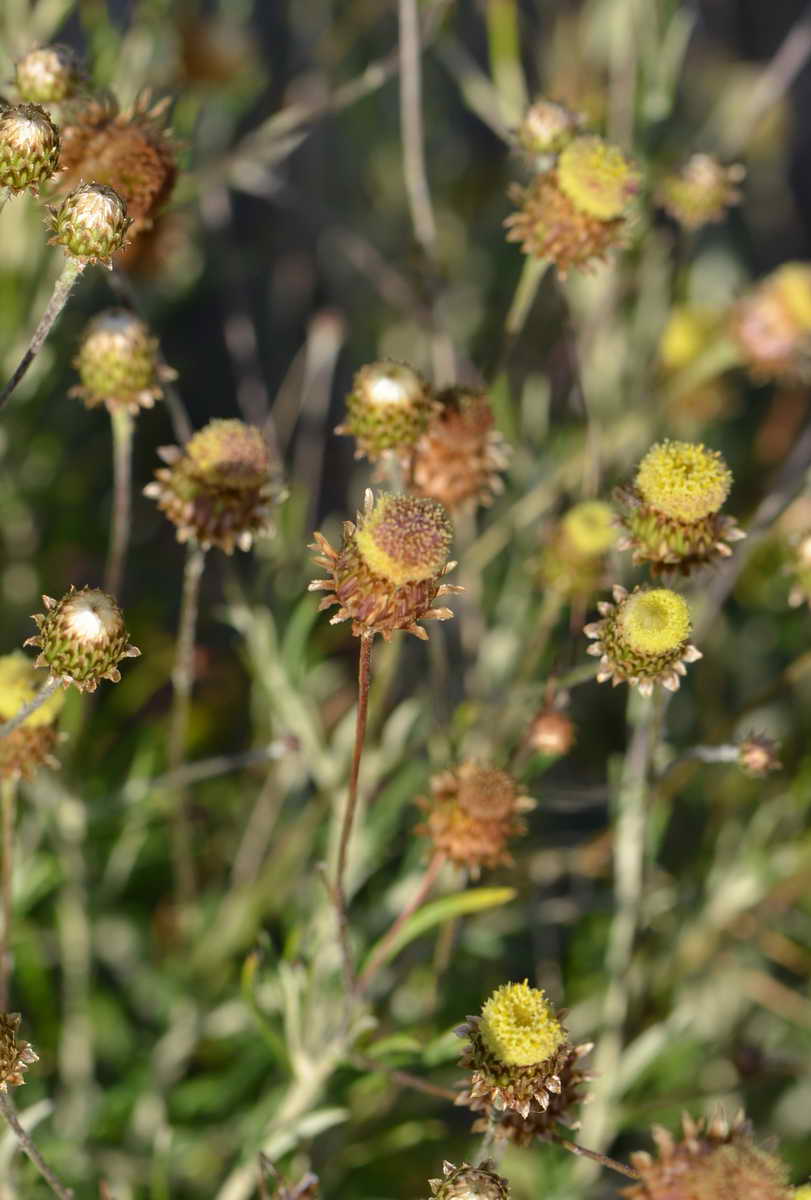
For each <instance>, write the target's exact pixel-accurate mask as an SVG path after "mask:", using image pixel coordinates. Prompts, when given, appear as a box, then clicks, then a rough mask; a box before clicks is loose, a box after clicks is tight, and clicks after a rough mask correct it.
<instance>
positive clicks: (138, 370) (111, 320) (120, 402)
mask: <svg viewBox="0 0 811 1200" xmlns="http://www.w3.org/2000/svg"><path fill="white" fill-rule="evenodd" d="M74 366H75V367H76V369H77V370H78V372H79V378H80V379H81V385H79V386H77V387H75V388H73V389H72V394H74V395H78V396H81V397H82V399H83V400H84V402H85V404H86V405H87V407H88V408H92V407H93V406H94V405H96V404H102V403H103V404H106V405H107V406H108V407H109V408H127V409H129V410H130V411H131V412H137V410H138V409H139V408H151V407H152V405H153V404H154V403H155V401H156V400H158V399H160V397H161V396H162V395H163V392H162V390H161V386H160V381H161V379H162V378H166V377H167V376H166V372H165V371H164V370H162V369H161V368H160V367H159V365H158V342H157V338H153V337H152V336H151V335H150V333H149V328H148V326H147V325H146V323H145V322H144V321H142V320H141V318H140V317H138V316H136V314H135V313H134V312H132V311H131V310H130V309H127V308H108V309H105V311H104V312H101V313H99V314H98V315H97V316H95V317H93V319H92V320H91V321H90V322H89V323H88V325H87V326H86V327H85V330H84V333H83V334H82V340H81V342H80V345H79V353H78V355H77V356H76V359H75V360H74Z"/></svg>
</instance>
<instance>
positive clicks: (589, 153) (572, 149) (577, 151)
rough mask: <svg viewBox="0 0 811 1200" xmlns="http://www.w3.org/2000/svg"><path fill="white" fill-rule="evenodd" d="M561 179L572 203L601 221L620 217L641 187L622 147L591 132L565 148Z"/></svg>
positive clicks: (565, 193) (562, 154)
mask: <svg viewBox="0 0 811 1200" xmlns="http://www.w3.org/2000/svg"><path fill="white" fill-rule="evenodd" d="M558 180H559V182H560V187H561V190H562V191H563V193H564V195H566V196H568V198H569V199H570V200H571V202H572V204H574V205H575V207H576V208H578V209H579V210H580V211H581V212H584V213H587V214H588V215H589V216H590V217H596V219H597V220H598V221H613V220H615V219H616V218H617V217H621V216H622V215H623V213H624V212H625V211H626V209H627V207H628V202H629V200H630V199H631V197H632V196H634V195H635V194H636V193H637V191H638V190H639V172H638V171H637V170H636V168H635V167H634V166H633V164H632V163H631V162H630V161H629V159H627V158H626V157H625V155H624V154H623V153H622V151H621V150H620V149H619V147H618V146H612V145H611V143H610V142H606V141H604V140H603V139H602V138H600V137H596V136H594V135H592V134H588V135H584V136H582V137H577V138H575V139H574V140H573V141H571V142H569V144H568V146H565V147H564V149H563V151H562V152H561V155H560V158H559V159H558Z"/></svg>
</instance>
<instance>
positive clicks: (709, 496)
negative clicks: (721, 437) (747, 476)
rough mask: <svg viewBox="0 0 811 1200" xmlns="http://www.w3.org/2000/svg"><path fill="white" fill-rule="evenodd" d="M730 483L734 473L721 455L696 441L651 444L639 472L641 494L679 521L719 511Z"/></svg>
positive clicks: (638, 484)
mask: <svg viewBox="0 0 811 1200" xmlns="http://www.w3.org/2000/svg"><path fill="white" fill-rule="evenodd" d="M731 485H732V473H731V471H730V470H729V468H728V467H727V465H726V463H725V462H724V460H723V458H722V457H721V455H720V454H719V453H718V452H717V451H716V450H707V449H705V447H704V446H701V445H697V444H695V443H693V442H670V441H666V442H660V443H659V444H658V445H656V446H652V447H651V449H650V450H649V451H648V453H647V454H646V455H645V457H644V458H643V459H642V462H641V463H640V464H639V470H638V472H637V475H636V486H637V488H638V490H639V492H640V494H641V495H642V498H643V499H644V500H645V501H647V503H648V504H650V505H651V507H653V508H656V509H658V510H659V511H660V512H663V513H665V515H666V516H668V517H673V518H674V520H676V521H686V522H693V521H700V520H702V518H703V517H708V516H709V515H710V513H714V512H718V510H719V508H720V507H721V505H722V504H723V503H724V501H725V500H726V498H727V496H728V495H729V489H730V487H731Z"/></svg>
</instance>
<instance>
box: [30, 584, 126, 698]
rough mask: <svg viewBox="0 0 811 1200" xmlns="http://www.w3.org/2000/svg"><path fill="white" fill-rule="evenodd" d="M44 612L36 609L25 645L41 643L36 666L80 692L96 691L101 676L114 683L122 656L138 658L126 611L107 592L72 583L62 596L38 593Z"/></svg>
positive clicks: (119, 675) (116, 680)
mask: <svg viewBox="0 0 811 1200" xmlns="http://www.w3.org/2000/svg"><path fill="white" fill-rule="evenodd" d="M42 601H43V604H44V605H45V612H44V613H36V614H35V615H34V617H33V620H34V621H35V622H36V624H37V629H38V632H37V635H36V636H35V637H30V638H28V639H27V641H26V642H25V643H24V644H25V645H26V646H39V648H40V654H39V657H38V658H37V660H36V662H35V663H34V666H35V667H48V669H49V670H50V673H51V675H52V676H54V678H56V679H59V680H61V682H62V683H63V684H64V685H65V687H67V686H68V684H70V683H73V684H75V685H76V687H77V688H78V689H79V691H80V692H94V691H95V690H96V687H97V685H98V683H99V682H100V681H101V680H102V679H109V680H110V681H111V682H112V683H118V681H119V680H120V678H121V673H120V672H119V670H118V663H119V662H120V661H121V659H122V658H137V657H138V655H139V654H140V653H141V651H140V650H139V649H138V648H137V647H136V646H132V645H130V642H129V634H128V633H127V629H126V626H125V624H124V614H123V613H122V612H121V609H120V608H119V607H118V605H117V604H116V602H115V600H113V598H112V596H108V595H107V593H106V592H101V591H98V589H96V588H87V587H86V588H80V589H79V590H78V591H77V589H76V588H74V587H71V589H70V591H69V592H67V593H66V594H65V595H64V596H63V597H62V599H61V600H53V599H52V598H51V597H50V596H43V597H42Z"/></svg>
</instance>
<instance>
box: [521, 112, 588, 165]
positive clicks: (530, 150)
mask: <svg viewBox="0 0 811 1200" xmlns="http://www.w3.org/2000/svg"><path fill="white" fill-rule="evenodd" d="M579 128H580V118H579V116H578V115H577V113H574V112H572V110H571V109H569V108H567V107H566V106H565V105H564V104H556V103H555V102H554V101H553V100H544V99H540V100H536V101H535V103H534V104H532V105H530V107H529V108H528V109H527V111H526V113H525V115H524V119H523V121H522V122H521V124H520V125H519V127H518V143H519V145H520V146H521V149H522V150H525V151H526V153H527V154H528V155H530V156H532V157H536V156H539V155H540V156H544V155H548V154H557V153H558V152H559V151H560V150H562V149H563V148H564V146H566V145H568V143H569V142H570V141H571V140H572V138H573V137H574V136H575V134H576V133H577V131H578V129H579Z"/></svg>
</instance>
